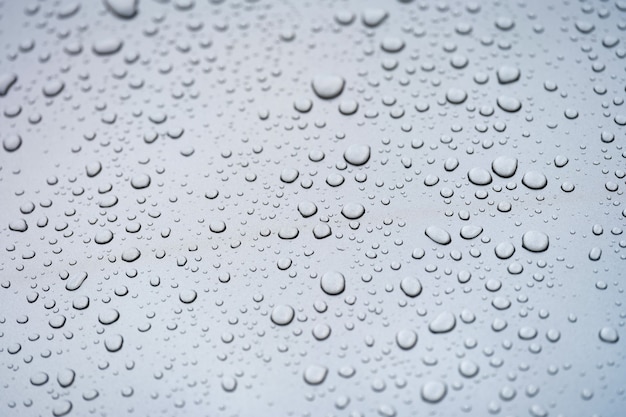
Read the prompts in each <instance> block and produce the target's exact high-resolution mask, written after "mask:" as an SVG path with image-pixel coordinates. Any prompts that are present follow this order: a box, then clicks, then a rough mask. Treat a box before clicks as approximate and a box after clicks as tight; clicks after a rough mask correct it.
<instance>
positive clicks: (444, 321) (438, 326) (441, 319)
mask: <svg viewBox="0 0 626 417" xmlns="http://www.w3.org/2000/svg"><path fill="white" fill-rule="evenodd" d="M455 326H456V318H455V317H454V314H452V313H450V312H449V311H443V312H441V313H439V314H438V315H437V317H435V318H434V319H433V320H432V321H431V322H430V323H429V324H428V330H430V331H431V332H433V333H448V332H450V331H452V329H454V327H455Z"/></svg>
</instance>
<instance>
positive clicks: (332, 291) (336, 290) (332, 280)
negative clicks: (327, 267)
mask: <svg viewBox="0 0 626 417" xmlns="http://www.w3.org/2000/svg"><path fill="white" fill-rule="evenodd" d="M320 286H321V288H322V290H323V291H324V292H325V293H326V294H328V295H338V294H341V293H342V292H343V291H344V290H345V289H346V279H345V277H344V276H343V274H342V273H341V272H337V271H328V272H325V273H324V275H322V278H321V279H320Z"/></svg>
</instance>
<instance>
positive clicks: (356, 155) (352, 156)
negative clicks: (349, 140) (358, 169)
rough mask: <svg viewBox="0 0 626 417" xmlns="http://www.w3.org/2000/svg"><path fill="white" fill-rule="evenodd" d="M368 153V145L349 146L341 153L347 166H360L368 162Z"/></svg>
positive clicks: (369, 151)
mask: <svg viewBox="0 0 626 417" xmlns="http://www.w3.org/2000/svg"><path fill="white" fill-rule="evenodd" d="M370 153H371V150H370V147H369V145H350V146H348V148H347V149H346V151H345V152H344V153H343V158H344V159H345V160H346V162H348V163H349V164H352V165H355V166H361V165H364V164H366V163H367V161H369V159H370Z"/></svg>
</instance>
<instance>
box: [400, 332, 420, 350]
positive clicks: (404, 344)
mask: <svg viewBox="0 0 626 417" xmlns="http://www.w3.org/2000/svg"><path fill="white" fill-rule="evenodd" d="M396 343H397V344H398V346H399V347H400V348H401V349H403V350H410V349H413V347H415V345H416V344H417V333H415V332H414V331H413V330H406V329H405V330H400V331H399V332H398V333H396Z"/></svg>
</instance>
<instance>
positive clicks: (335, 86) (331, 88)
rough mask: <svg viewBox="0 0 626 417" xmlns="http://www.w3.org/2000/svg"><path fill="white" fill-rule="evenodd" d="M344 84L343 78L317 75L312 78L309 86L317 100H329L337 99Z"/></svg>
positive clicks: (331, 75) (332, 75)
mask: <svg viewBox="0 0 626 417" xmlns="http://www.w3.org/2000/svg"><path fill="white" fill-rule="evenodd" d="M345 84H346V81H345V80H344V79H343V77H340V76H339V75H334V74H326V75H318V76H316V77H315V78H313V82H312V83H311V86H312V87H313V91H314V92H315V94H316V95H317V96H318V97H319V98H323V99H325V100H329V99H332V98H335V97H338V96H339V95H340V94H341V92H342V91H343V88H344V86H345Z"/></svg>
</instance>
